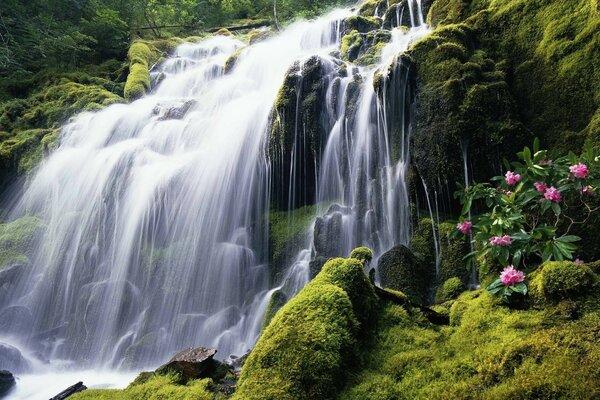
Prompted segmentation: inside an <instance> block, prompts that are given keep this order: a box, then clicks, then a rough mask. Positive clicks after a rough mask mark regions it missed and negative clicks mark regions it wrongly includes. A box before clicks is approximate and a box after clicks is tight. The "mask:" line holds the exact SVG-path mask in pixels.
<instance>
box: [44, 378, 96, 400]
mask: <svg viewBox="0 0 600 400" xmlns="http://www.w3.org/2000/svg"><path fill="white" fill-rule="evenodd" d="M86 389H87V386H85V385H84V384H83V382H77V383H76V384H74V385H73V386H69V387H68V388H66V389H65V390H63V391H62V392H60V393H59V394H57V395H56V396H54V397H53V398H51V399H50V400H63V399H66V398H67V397H69V396H72V395H74V394H75V393H79V392H81V391H84V390H86Z"/></svg>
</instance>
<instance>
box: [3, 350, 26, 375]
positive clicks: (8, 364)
mask: <svg viewBox="0 0 600 400" xmlns="http://www.w3.org/2000/svg"><path fill="white" fill-rule="evenodd" d="M0 369H2V370H5V369H6V370H11V371H13V372H14V373H16V374H21V373H24V372H27V371H29V369H30V365H29V362H27V360H26V359H25V357H23V355H22V354H21V351H20V350H19V349H17V348H16V347H14V346H11V345H10V344H7V343H2V342H0Z"/></svg>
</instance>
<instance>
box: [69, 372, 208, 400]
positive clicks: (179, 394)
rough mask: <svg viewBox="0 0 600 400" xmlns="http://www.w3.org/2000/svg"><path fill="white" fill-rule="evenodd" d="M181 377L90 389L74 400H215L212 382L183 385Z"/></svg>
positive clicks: (194, 382)
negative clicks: (123, 387) (122, 387)
mask: <svg viewBox="0 0 600 400" xmlns="http://www.w3.org/2000/svg"><path fill="white" fill-rule="evenodd" d="M179 381H180V377H179V376H178V375H174V374H168V375H151V376H149V377H145V379H141V380H137V379H136V381H134V382H133V383H132V384H130V385H129V386H128V387H127V388H126V389H123V390H116V389H88V390H84V391H83V392H79V393H76V394H74V395H72V396H71V397H70V398H71V399H73V400H87V399H90V400H91V399H93V400H104V399H106V400H109V399H110V400H163V399H181V400H213V399H214V398H215V394H214V393H213V392H212V391H211V385H212V380H211V379H201V380H194V381H190V382H189V383H187V384H185V385H183V384H180V383H179Z"/></svg>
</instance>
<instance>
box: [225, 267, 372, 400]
mask: <svg viewBox="0 0 600 400" xmlns="http://www.w3.org/2000/svg"><path fill="white" fill-rule="evenodd" d="M376 305H377V299H376V297H375V294H374V292H373V287H372V286H371V284H370V282H369V281H368V279H367V278H366V276H365V275H364V273H363V268H362V265H361V263H360V262H359V261H358V260H354V259H347V260H346V259H335V260H331V261H329V262H328V263H327V264H326V265H325V266H324V267H323V270H322V271H321V273H319V275H318V276H317V277H316V278H315V279H314V280H313V281H312V282H311V283H309V284H308V285H307V286H306V287H305V288H304V289H303V290H302V291H301V292H300V293H299V294H298V295H297V296H296V297H295V298H294V299H292V300H291V301H290V302H289V303H287V304H286V305H285V306H284V307H283V308H282V309H281V310H280V311H279V312H278V313H277V314H276V315H275V317H274V318H273V320H272V321H271V323H270V324H269V326H268V327H267V328H266V329H265V331H264V333H263V335H262V336H261V338H260V339H259V341H258V343H257V344H256V347H255V348H254V350H253V351H252V353H251V354H250V356H249V357H248V360H247V361H246V363H245V364H244V367H243V369H242V373H241V375H240V380H239V385H238V390H237V392H236V394H235V395H234V399H265V400H266V399H278V400H281V399H283V400H286V399H290V400H291V399H316V398H318V399H329V398H333V397H334V396H335V392H336V388H338V387H339V386H340V385H341V384H342V383H343V379H344V376H345V375H346V373H347V369H348V368H349V367H350V363H349V361H350V359H351V357H352V355H353V354H355V353H356V347H355V346H356V344H357V342H358V340H359V336H360V324H361V323H363V322H365V321H366V320H367V319H368V318H370V317H371V316H373V315H376V313H375V312H374V311H375V307H376Z"/></svg>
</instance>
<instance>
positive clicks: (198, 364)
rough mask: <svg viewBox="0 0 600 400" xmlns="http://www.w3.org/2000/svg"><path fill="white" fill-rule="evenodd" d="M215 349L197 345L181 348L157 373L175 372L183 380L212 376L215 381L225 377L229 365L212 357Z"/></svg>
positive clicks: (215, 351)
mask: <svg viewBox="0 0 600 400" xmlns="http://www.w3.org/2000/svg"><path fill="white" fill-rule="evenodd" d="M215 354H217V350H216V349H210V348H205V347H197V348H192V347H190V348H189V349H186V350H183V351H181V352H179V353H177V354H175V355H174V356H173V358H171V359H170V360H169V362H168V363H166V364H164V365H163V366H161V367H159V368H158V369H157V370H156V373H157V374H165V373H168V372H170V371H173V372H176V373H178V374H179V375H180V376H181V379H182V380H183V381H189V380H192V379H202V378H212V379H213V380H215V381H217V380H220V379H222V378H223V377H225V375H227V372H228V371H229V367H228V366H227V365H225V364H224V363H222V362H220V361H217V360H215V359H214V356H215Z"/></svg>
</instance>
